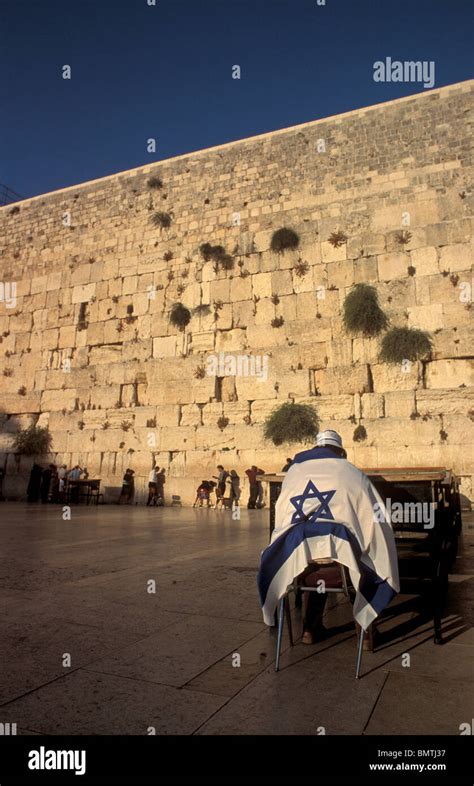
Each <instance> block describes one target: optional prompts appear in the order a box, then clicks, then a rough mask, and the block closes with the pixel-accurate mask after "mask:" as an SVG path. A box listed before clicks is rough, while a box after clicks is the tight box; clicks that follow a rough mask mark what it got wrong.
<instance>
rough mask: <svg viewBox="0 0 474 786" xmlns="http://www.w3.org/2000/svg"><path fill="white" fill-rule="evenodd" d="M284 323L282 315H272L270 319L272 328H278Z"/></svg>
mask: <svg viewBox="0 0 474 786" xmlns="http://www.w3.org/2000/svg"><path fill="white" fill-rule="evenodd" d="M284 323H285V320H284V319H283V317H274V319H272V321H271V323H270V324H271V326H272V328H280V327H281V326H282V325H283V324H284Z"/></svg>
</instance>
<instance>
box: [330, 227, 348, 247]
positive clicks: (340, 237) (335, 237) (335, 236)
mask: <svg viewBox="0 0 474 786" xmlns="http://www.w3.org/2000/svg"><path fill="white" fill-rule="evenodd" d="M346 242H347V235H346V234H345V232H342V231H341V230H338V231H337V232H331V234H330V235H329V237H328V243H330V244H331V245H332V246H334V248H339V246H342V245H343V244H344V243H346Z"/></svg>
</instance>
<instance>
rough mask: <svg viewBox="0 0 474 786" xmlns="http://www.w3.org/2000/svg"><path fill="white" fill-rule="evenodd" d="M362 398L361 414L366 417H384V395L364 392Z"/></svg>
mask: <svg viewBox="0 0 474 786" xmlns="http://www.w3.org/2000/svg"><path fill="white" fill-rule="evenodd" d="M360 400H361V416H362V417H363V418H365V419H375V418H383V417H384V415H385V410H384V397H383V395H382V394H381V393H363V394H362V395H361V397H360Z"/></svg>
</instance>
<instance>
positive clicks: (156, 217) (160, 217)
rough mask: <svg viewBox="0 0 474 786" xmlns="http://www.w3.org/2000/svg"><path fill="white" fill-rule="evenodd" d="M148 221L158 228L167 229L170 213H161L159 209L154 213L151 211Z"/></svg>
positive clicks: (169, 223) (169, 224) (169, 222)
mask: <svg viewBox="0 0 474 786" xmlns="http://www.w3.org/2000/svg"><path fill="white" fill-rule="evenodd" d="M150 221H151V223H152V224H153V225H154V226H155V227H159V228H160V229H168V227H170V226H171V216H170V214H169V213H163V212H162V211H161V210H157V211H156V213H153V215H152V216H151V218H150Z"/></svg>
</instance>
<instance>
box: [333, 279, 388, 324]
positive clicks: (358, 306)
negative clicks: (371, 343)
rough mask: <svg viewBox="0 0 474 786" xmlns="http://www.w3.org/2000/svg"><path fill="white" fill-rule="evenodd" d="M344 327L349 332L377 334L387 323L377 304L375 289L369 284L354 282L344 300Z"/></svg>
mask: <svg viewBox="0 0 474 786" xmlns="http://www.w3.org/2000/svg"><path fill="white" fill-rule="evenodd" d="M343 321H344V327H345V328H346V330H347V331H348V332H350V333H362V335H363V336H367V337H370V336H377V335H378V334H379V333H380V332H381V331H382V330H385V328H386V327H387V325H388V319H387V317H386V315H385V314H384V312H383V311H382V309H381V308H380V306H379V299H378V295H377V290H376V289H375V287H372V286H370V284H356V285H355V286H354V287H353V288H352V289H351V291H350V292H349V294H348V295H347V296H346V299H345V300H344V306H343Z"/></svg>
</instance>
